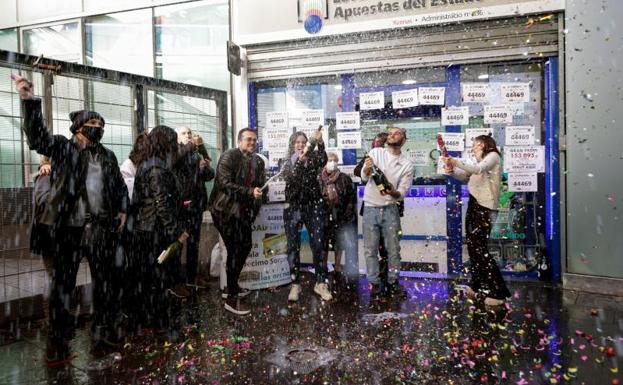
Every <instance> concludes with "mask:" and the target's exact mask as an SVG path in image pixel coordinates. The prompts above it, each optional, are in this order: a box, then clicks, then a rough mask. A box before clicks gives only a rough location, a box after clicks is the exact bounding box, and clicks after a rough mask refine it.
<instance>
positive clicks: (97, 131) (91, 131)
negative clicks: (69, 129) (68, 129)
mask: <svg viewBox="0 0 623 385" xmlns="http://www.w3.org/2000/svg"><path fill="white" fill-rule="evenodd" d="M80 132H81V133H82V135H84V136H85V137H86V138H87V139H89V140H90V141H91V142H92V143H99V141H100V140H102V136H104V129H103V128H100V127H94V126H82V128H81V129H80Z"/></svg>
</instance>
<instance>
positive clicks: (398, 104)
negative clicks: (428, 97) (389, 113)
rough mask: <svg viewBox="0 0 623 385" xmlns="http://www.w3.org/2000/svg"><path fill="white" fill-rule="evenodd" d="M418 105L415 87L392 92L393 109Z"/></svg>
mask: <svg viewBox="0 0 623 385" xmlns="http://www.w3.org/2000/svg"><path fill="white" fill-rule="evenodd" d="M417 105H418V91H417V88H414V89H412V90H402V91H395V92H392V106H393V107H394V109H398V108H409V107H415V106H417Z"/></svg>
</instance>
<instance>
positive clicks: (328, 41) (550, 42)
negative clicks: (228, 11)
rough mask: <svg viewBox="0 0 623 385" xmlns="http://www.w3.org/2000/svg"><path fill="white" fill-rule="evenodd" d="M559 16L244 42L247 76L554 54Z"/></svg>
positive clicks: (312, 73)
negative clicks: (278, 40) (283, 40)
mask: <svg viewBox="0 0 623 385" xmlns="http://www.w3.org/2000/svg"><path fill="white" fill-rule="evenodd" d="M558 23H559V21H558V16H557V15H548V16H543V17H539V16H534V17H525V16H522V17H515V18H508V19H497V20H488V21H479V22H470V23H461V24H447V25H443V26H435V27H422V28H408V29H394V30H387V31H376V32H366V33H354V34H349V35H339V36H329V37H321V38H314V39H308V40H298V41H288V42H279V43H271V44H261V45H250V46H247V47H246V49H247V66H248V72H247V73H248V77H249V80H268V79H284V78H292V77H306V76H317V75H326V74H335V73H353V72H362V71H374V70H379V69H398V68H407V67H408V68H414V67H422V66H431V65H445V64H450V63H471V62H486V61H500V60H516V59H522V58H531V57H538V56H550V55H557V54H558V40H559V29H558Z"/></svg>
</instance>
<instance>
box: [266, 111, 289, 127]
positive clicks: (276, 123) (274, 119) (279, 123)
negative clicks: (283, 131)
mask: <svg viewBox="0 0 623 385" xmlns="http://www.w3.org/2000/svg"><path fill="white" fill-rule="evenodd" d="M265 128H266V129H276V128H288V113H287V112H286V111H272V112H267V113H266V127H265Z"/></svg>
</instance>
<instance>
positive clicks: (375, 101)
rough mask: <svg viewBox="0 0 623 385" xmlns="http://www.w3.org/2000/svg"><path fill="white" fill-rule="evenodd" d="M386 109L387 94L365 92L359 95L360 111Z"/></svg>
mask: <svg viewBox="0 0 623 385" xmlns="http://www.w3.org/2000/svg"><path fill="white" fill-rule="evenodd" d="M384 107H385V93H384V92H383V91H379V92H363V93H361V94H359V109H360V110H380V109H383V108H384Z"/></svg>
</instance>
